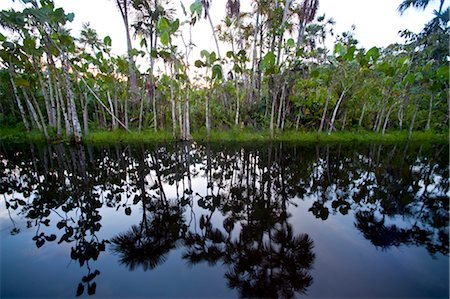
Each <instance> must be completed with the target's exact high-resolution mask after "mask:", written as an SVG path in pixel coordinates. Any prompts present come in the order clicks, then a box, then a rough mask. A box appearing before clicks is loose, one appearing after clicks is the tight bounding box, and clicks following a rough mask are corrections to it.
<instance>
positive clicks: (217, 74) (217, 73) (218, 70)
mask: <svg viewBox="0 0 450 299" xmlns="http://www.w3.org/2000/svg"><path fill="white" fill-rule="evenodd" d="M212 78H213V79H219V80H220V79H222V67H221V66H220V65H219V64H215V65H214V66H213V67H212Z"/></svg>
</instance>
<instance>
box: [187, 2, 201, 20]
mask: <svg viewBox="0 0 450 299" xmlns="http://www.w3.org/2000/svg"><path fill="white" fill-rule="evenodd" d="M190 9H191V14H193V15H195V14H197V16H198V17H201V15H202V10H203V5H202V1H201V0H195V1H194V3H192V4H191V6H190Z"/></svg>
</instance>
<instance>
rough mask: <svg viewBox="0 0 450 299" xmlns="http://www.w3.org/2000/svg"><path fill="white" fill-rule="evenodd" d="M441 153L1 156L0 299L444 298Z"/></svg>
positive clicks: (141, 150)
mask: <svg viewBox="0 0 450 299" xmlns="http://www.w3.org/2000/svg"><path fill="white" fill-rule="evenodd" d="M448 155H449V152H448V146H446V145H427V146H425V145H414V146H413V145H404V144H398V145H395V144H393V145H382V144H367V145H358V146H357V145H339V144H333V145H309V146H305V145H299V144H290V143H284V144H283V143H255V144H230V143H225V144H219V143H216V144H180V143H178V144H174V143H168V144H159V145H144V144H133V145H117V146H95V147H93V146H76V147H70V146H65V145H61V144H58V145H51V146H40V145H34V144H22V145H6V144H2V145H0V236H1V244H0V246H1V294H0V297H2V298H8V297H15V298H18V297H22V298H23V297H27V298H30V297H75V296H82V297H88V296H93V297H122V298H123V297H128V298H129V297H141V298H142V297H145V298H151V297H158V298H162V297H170V298H174V297H177V298H179V297H183V298H186V297H196V298H199V297H208V298H221V297H226V298H230V297H313V298H316V297H331V298H333V297H334V298H344V297H345V298H350V297H364V298H380V297H384V298H386V297H390V298H392V297H395V298H424V297H425V298H448V296H449V272H448V270H449V269H448V263H449V261H448V246H449V245H448V244H449V237H448V235H449V229H448V205H449V197H448V196H449V190H448V183H449V180H448Z"/></svg>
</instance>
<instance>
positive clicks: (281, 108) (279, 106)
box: [277, 83, 286, 128]
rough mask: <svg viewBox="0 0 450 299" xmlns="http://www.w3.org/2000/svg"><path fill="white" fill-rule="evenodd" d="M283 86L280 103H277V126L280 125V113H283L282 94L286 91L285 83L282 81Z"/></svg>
mask: <svg viewBox="0 0 450 299" xmlns="http://www.w3.org/2000/svg"><path fill="white" fill-rule="evenodd" d="M282 84H283V87H282V90H281V97H280V104H279V105H278V117H277V128H280V126H281V114H282V113H283V105H284V96H285V93H286V84H284V83H282Z"/></svg>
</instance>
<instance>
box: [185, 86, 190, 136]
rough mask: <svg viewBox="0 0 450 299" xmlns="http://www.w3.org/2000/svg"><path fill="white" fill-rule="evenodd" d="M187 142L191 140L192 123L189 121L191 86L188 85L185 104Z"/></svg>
mask: <svg viewBox="0 0 450 299" xmlns="http://www.w3.org/2000/svg"><path fill="white" fill-rule="evenodd" d="M184 125H185V140H191V123H190V119H189V84H187V83H186V101H185V102H184Z"/></svg>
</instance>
